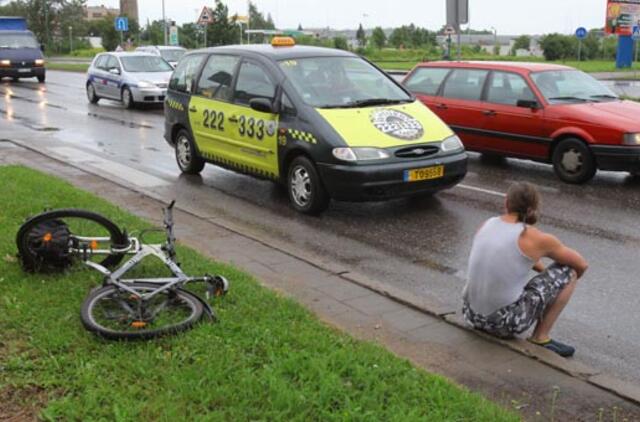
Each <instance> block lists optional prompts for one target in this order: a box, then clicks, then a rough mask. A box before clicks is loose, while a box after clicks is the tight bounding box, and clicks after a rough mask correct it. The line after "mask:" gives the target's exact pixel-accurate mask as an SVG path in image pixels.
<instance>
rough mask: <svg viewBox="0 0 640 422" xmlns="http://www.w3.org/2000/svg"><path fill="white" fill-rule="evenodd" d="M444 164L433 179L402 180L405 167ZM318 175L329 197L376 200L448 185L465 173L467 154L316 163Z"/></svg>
mask: <svg viewBox="0 0 640 422" xmlns="http://www.w3.org/2000/svg"><path fill="white" fill-rule="evenodd" d="M438 165H442V166H444V174H443V176H442V177H439V178H437V179H430V180H423V181H418V182H406V181H405V180H404V179H405V171H406V170H412V169H419V168H426V167H432V166H438ZM317 168H318V171H319V173H320V177H321V178H322V181H323V183H324V186H325V188H326V189H327V191H328V192H329V194H330V195H331V197H332V198H334V199H336V200H339V201H376V200H383V199H390V198H396V197H402V196H412V195H420V194H425V193H433V192H437V191H440V190H443V189H448V188H451V187H453V186H455V185H456V184H458V183H459V182H460V181H462V179H464V176H465V175H466V174H467V154H466V152H461V153H458V154H453V155H448V156H445V157H433V158H425V159H422V160H411V161H403V162H394V163H384V164H367V165H336V164H323V163H318V164H317Z"/></svg>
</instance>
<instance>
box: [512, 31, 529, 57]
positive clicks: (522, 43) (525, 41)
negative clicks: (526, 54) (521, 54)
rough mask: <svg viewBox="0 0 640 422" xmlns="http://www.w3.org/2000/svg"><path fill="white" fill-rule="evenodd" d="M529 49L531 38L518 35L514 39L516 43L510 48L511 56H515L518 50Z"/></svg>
mask: <svg viewBox="0 0 640 422" xmlns="http://www.w3.org/2000/svg"><path fill="white" fill-rule="evenodd" d="M530 48H531V38H530V37H529V36H528V35H520V36H519V37H518V38H516V41H515V42H514V43H513V47H512V48H511V54H512V55H514V56H515V55H516V52H517V51H518V50H527V51H529V49H530Z"/></svg>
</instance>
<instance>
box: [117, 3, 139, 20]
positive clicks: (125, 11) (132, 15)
mask: <svg viewBox="0 0 640 422" xmlns="http://www.w3.org/2000/svg"><path fill="white" fill-rule="evenodd" d="M120 13H121V14H122V15H123V16H126V17H128V18H129V19H134V20H136V21H138V22H139V19H138V0H120Z"/></svg>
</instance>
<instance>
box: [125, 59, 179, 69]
mask: <svg viewBox="0 0 640 422" xmlns="http://www.w3.org/2000/svg"><path fill="white" fill-rule="evenodd" d="M120 61H122V67H124V70H126V71H127V72H171V71H173V68H172V67H171V65H170V64H169V63H167V62H165V61H164V59H163V58H162V57H158V56H131V57H120Z"/></svg>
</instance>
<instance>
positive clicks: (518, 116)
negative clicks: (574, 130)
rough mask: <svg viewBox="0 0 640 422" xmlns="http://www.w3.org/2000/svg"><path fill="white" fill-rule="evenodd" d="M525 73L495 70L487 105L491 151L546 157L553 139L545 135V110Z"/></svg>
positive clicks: (485, 114)
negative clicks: (524, 75) (527, 80)
mask: <svg viewBox="0 0 640 422" xmlns="http://www.w3.org/2000/svg"><path fill="white" fill-rule="evenodd" d="M540 104H541V103H540V100H539V99H538V98H536V96H535V94H534V93H533V91H532V90H531V88H530V87H529V85H528V84H527V82H526V80H525V78H524V77H523V76H522V75H519V74H517V73H513V72H503V71H494V72H492V74H491V75H490V77H489V82H488V87H487V92H486V98H485V102H484V104H483V110H482V115H483V120H484V123H483V130H484V131H485V132H486V134H487V135H488V136H489V139H488V142H487V143H486V144H485V145H484V149H485V150H487V151H494V152H500V153H504V154H506V155H513V156H522V157H530V158H546V157H548V154H549V146H550V144H551V140H549V139H546V138H544V134H545V127H544V110H543V109H542V108H541V106H540Z"/></svg>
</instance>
